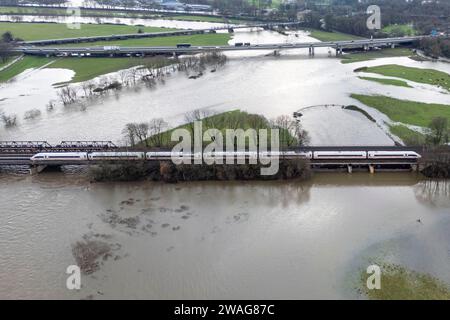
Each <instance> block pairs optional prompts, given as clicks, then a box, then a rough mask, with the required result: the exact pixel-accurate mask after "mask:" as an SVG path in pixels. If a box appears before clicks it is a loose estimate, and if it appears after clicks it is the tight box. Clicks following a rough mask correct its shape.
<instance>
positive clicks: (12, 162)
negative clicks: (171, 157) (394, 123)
mask: <svg viewBox="0 0 450 320" xmlns="http://www.w3.org/2000/svg"><path fill="white" fill-rule="evenodd" d="M125 151H126V152H134V151H139V152H144V151H145V152H148V151H155V150H143V149H136V148H129V147H120V146H117V145H115V144H114V143H112V142H111V141H63V142H61V143H59V144H56V145H51V144H49V143H48V142H46V141H0V168H1V167H5V166H8V167H11V166H12V167H28V168H30V170H31V171H32V172H40V171H42V170H44V169H45V168H46V167H61V166H80V165H84V166H86V165H95V164H102V163H113V162H114V161H112V160H95V161H92V160H88V159H85V160H73V159H69V160H56V161H50V162H46V163H36V162H35V161H32V160H31V157H32V156H33V155H35V154H37V153H62V152H84V153H89V152H125ZM156 151H161V150H156ZM165 151H170V150H165ZM291 151H301V152H314V151H330V152H336V151H340V152H344V151H365V152H368V151H397V152H400V151H415V152H417V153H419V154H422V153H423V151H424V150H423V149H422V148H421V147H401V146H307V147H301V148H296V149H291ZM299 157H300V156H299ZM294 158H295V157H294ZM290 159H292V157H291V158H290ZM120 161H131V162H133V161H136V160H120ZM142 161H161V160H159V159H153V160H152V159H148V160H142ZM309 161H310V165H311V168H312V169H313V170H316V171H348V172H349V173H351V172H352V171H354V170H364V171H370V172H372V173H373V172H375V171H399V170H402V171H411V170H414V171H416V170H418V165H419V162H418V159H416V158H398V159H342V158H339V157H336V158H333V159H310V160H309ZM116 163H117V160H116Z"/></svg>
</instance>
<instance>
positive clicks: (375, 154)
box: [367, 151, 421, 159]
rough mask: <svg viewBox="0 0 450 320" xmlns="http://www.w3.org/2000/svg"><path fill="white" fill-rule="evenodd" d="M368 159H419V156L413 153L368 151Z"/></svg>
mask: <svg viewBox="0 0 450 320" xmlns="http://www.w3.org/2000/svg"><path fill="white" fill-rule="evenodd" d="M367 157H368V159H419V158H421V156H420V154H418V153H417V152H414V151H369V152H367Z"/></svg>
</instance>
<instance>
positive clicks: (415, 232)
mask: <svg viewBox="0 0 450 320" xmlns="http://www.w3.org/2000/svg"><path fill="white" fill-rule="evenodd" d="M449 190H450V187H449V184H448V183H443V182H440V183H437V182H427V181H423V180H421V179H419V178H418V177H417V176H416V175H415V174H409V173H378V174H375V175H369V174H367V173H356V174H352V175H348V174H341V173H339V174H338V173H319V174H316V175H315V177H314V178H313V179H312V180H311V181H308V182H299V181H290V182H226V183H225V182H220V183H215V182H214V183H185V184H184V183H180V184H162V183H150V182H140V183H94V184H91V183H89V182H88V181H87V180H86V179H85V178H84V177H83V176H82V175H80V174H75V175H73V174H72V175H70V174H64V173H45V174H41V175H36V176H28V175H19V176H14V175H5V174H3V175H1V176H0V208H1V209H0V212H1V213H0V253H1V255H0V298H7V299H10V298H38V299H43V298H56V299H59V298H69V299H84V298H89V299H91V298H92V299H110V298H137V299H143V298H149V299H166V298H170V299H201V298H207V299H222V298H223V299H241V298H244V299H266V298H270V299H279V298H286V299H299V298H325V299H328V298H338V299H339V298H361V297H359V296H358V294H357V293H356V291H355V289H354V283H352V280H351V279H352V277H354V275H355V274H357V272H358V271H359V270H360V269H361V268H363V269H365V268H367V266H368V265H369V262H368V259H370V258H374V257H376V258H380V259H383V260H386V261H389V262H395V263H400V264H402V265H405V266H406V267H408V268H411V269H413V270H417V271H421V272H427V273H430V274H432V275H434V276H436V277H438V278H440V279H441V280H443V281H445V282H447V283H450V263H449V262H450V234H449V232H448V230H449V227H450V196H449V192H450V191H449ZM417 219H420V221H421V222H417ZM85 240H88V241H100V242H101V243H103V244H105V243H106V244H107V245H108V246H109V248H110V254H109V255H107V256H105V257H104V258H103V257H100V258H99V259H98V269H97V270H96V271H95V272H93V273H91V274H89V275H84V274H83V275H82V278H81V283H82V288H81V290H79V291H69V290H68V289H66V277H67V275H66V274H65V270H66V268H67V266H69V265H72V264H75V263H76V262H75V258H74V256H73V254H72V245H74V244H75V243H77V242H78V241H85Z"/></svg>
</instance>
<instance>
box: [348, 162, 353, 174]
mask: <svg viewBox="0 0 450 320" xmlns="http://www.w3.org/2000/svg"><path fill="white" fill-rule="evenodd" d="M347 172H348V173H352V172H353V167H352V165H351V164H348V165H347Z"/></svg>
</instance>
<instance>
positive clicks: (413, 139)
mask: <svg viewBox="0 0 450 320" xmlns="http://www.w3.org/2000/svg"><path fill="white" fill-rule="evenodd" d="M389 131H391V133H392V134H394V135H396V136H397V137H399V138H400V139H402V140H403V142H404V143H405V144H406V145H407V146H420V145H423V144H424V143H425V135H424V134H422V133H420V132H417V131H414V130H411V129H409V128H408V127H407V126H404V125H401V124H398V125H392V126H389Z"/></svg>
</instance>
